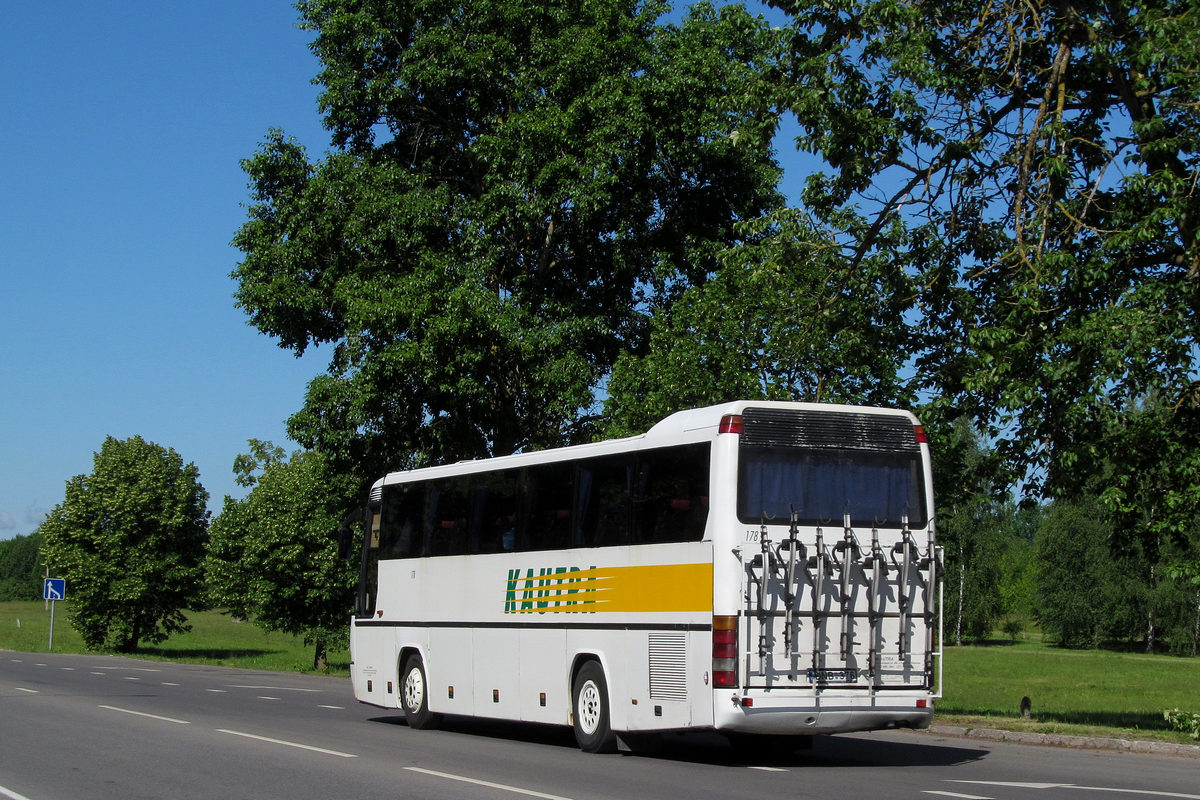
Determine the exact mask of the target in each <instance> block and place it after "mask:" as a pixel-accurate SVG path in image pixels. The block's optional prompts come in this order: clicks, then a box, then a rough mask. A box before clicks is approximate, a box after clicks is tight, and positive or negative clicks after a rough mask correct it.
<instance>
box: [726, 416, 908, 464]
mask: <svg viewBox="0 0 1200 800" xmlns="http://www.w3.org/2000/svg"><path fill="white" fill-rule="evenodd" d="M742 421H743V423H744V424H745V432H744V433H743V434H742V442H741V443H742V444H743V445H745V446H749V447H755V446H758V447H806V448H813V449H833V448H837V449H840V450H872V451H875V452H882V453H911V452H917V451H919V450H920V449H921V448H920V445H918V444H917V440H916V437H915V436H914V435H913V426H912V422H911V421H910V420H909V419H908V418H906V417H899V416H892V415H882V414H862V413H856V412H841V411H783V410H779V409H774V408H747V409H746V411H745V412H744V413H743V414H742Z"/></svg>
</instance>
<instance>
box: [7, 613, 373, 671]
mask: <svg viewBox="0 0 1200 800" xmlns="http://www.w3.org/2000/svg"><path fill="white" fill-rule="evenodd" d="M188 622H189V623H190V624H191V626H192V630H191V631H190V632H189V633H183V634H178V635H176V636H172V637H171V638H170V639H168V640H167V641H165V642H163V643H162V644H158V645H142V646H140V647H139V648H138V651H137V654H136V655H137V656H138V657H139V658H148V659H158V660H165V661H186V662H189V663H193V664H214V665H217V666H222V667H242V668H245V669H266V670H277V671H283V672H311V671H312V661H313V648H312V647H310V646H308V645H306V644H304V642H303V641H302V640H301V639H300V638H299V637H297V636H291V635H288V634H284V633H270V632H268V631H264V630H263V629H262V628H260V627H258V626H257V625H254V624H253V623H250V622H238V621H235V620H234V619H233V618H232V617H230V616H229V615H228V614H222V613H220V612H217V611H202V612H195V613H191V614H189V615H188ZM49 640H50V615H49V613H48V612H47V611H46V610H45V609H44V608H43V604H42V603H41V602H0V650H23V651H27V652H34V653H44V652H47V645H48V644H49ZM54 652H56V653H86V652H87V650H86V649H85V648H84V646H83V641H82V640H81V639H80V638H79V634H78V633H76V632H75V629H74V628H72V627H71V624H70V622H69V621H68V620H67V608H66V604H64V603H58V604H57V608H56V610H55V612H54ZM327 672H328V673H330V674H332V675H349V674H350V654H349V653H348V652H346V651H344V650H341V651H338V650H331V651H330V652H329V654H328V669H327Z"/></svg>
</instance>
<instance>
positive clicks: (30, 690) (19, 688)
mask: <svg viewBox="0 0 1200 800" xmlns="http://www.w3.org/2000/svg"><path fill="white" fill-rule="evenodd" d="M17 691H18V692H26V693H28V694H38V690H37V689H26V688H24V687H21V686H18V687H17Z"/></svg>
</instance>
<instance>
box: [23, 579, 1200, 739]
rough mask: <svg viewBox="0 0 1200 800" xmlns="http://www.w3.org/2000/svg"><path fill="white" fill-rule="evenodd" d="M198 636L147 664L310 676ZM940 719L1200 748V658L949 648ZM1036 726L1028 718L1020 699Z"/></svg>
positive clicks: (204, 623)
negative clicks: (1180, 720) (1179, 727)
mask: <svg viewBox="0 0 1200 800" xmlns="http://www.w3.org/2000/svg"><path fill="white" fill-rule="evenodd" d="M189 621H190V622H191V624H192V631H191V632H190V633H186V634H180V635H178V636H173V637H171V638H170V639H169V640H167V641H166V642H164V643H163V644H161V645H151V646H143V647H141V648H139V649H138V652H137V656H138V657H140V658H149V659H162V660H169V661H186V662H190V663H198V664H215V665H219V666H226V667H243V668H248V669H265V670H277V671H285V672H306V671H311V668H312V655H313V654H312V648H311V647H308V646H306V645H305V644H304V643H303V642H302V641H301V640H300V639H299V638H297V637H295V636H288V635H285V634H281V633H268V632H266V631H264V630H262V629H261V628H259V627H258V626H257V625H254V624H252V623H249V622H236V621H234V620H233V619H232V618H231V617H229V616H228V615H226V614H221V613H219V612H215V611H207V612H200V613H194V614H191V615H190V616H189ZM49 622H50V620H49V614H48V613H47V612H46V611H45V609H44V608H43V604H42V603H40V602H0V650H22V651H28V652H46V649H47V644H48V639H49ZM54 651H55V652H57V653H83V652H86V651H85V650H84V648H83V642H82V641H81V640H80V638H79V634H77V633H76V632H75V631H74V629H72V628H71V625H70V623H69V622H68V621H67V609H66V607H65V605H64V604H62V603H60V604H58V608H57V610H56V612H55V620H54ZM349 665H350V655H349V653H347V652H345V651H340V652H339V651H332V652H330V653H329V669H328V671H329V672H330V673H331V674H334V675H347V674H349ZM945 686H946V688H945V693H944V697H943V698H942V699H941V700H940V701H939V703H938V720H939V721H940V722H945V723H950V724H962V725H967V726H974V727H991V728H1006V729H1013V730H1034V731H1041V732H1045V733H1077V734H1085V735H1090V736H1114V737H1125V738H1155V739H1164V740H1168V741H1175V742H1181V743H1189V744H1191V743H1194V740H1192V739H1190V738H1188V737H1187V736H1185V735H1184V734H1181V733H1176V732H1173V731H1170V730H1168V729H1167V725H1166V722H1165V721H1164V720H1163V715H1162V712H1163V711H1164V710H1165V709H1168V708H1181V709H1183V710H1184V711H1188V712H1193V713H1195V712H1200V659H1195V658H1191V659H1188V658H1172V657H1170V656H1161V655H1140V654H1135V653H1114V652H1109V651H1101V650H1063V649H1060V648H1056V647H1052V646H1048V645H1046V644H1044V643H1042V642H1040V641H1036V637H1035V638H1034V640H1027V641H1023V642H1019V643H1016V644H1009V643H1004V644H999V643H997V644H992V645H988V646H969V647H948V648H946V657H945ZM1025 696H1028V697H1029V698H1030V700H1031V701H1032V707H1033V715H1032V719H1030V720H1024V719H1022V718H1021V714H1020V705H1021V698H1022V697H1025Z"/></svg>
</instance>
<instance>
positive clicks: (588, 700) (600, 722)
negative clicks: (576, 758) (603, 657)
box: [571, 661, 617, 753]
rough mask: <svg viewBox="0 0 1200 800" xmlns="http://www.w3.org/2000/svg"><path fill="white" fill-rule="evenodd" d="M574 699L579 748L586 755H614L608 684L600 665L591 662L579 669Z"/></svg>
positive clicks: (573, 690) (576, 734)
mask: <svg viewBox="0 0 1200 800" xmlns="http://www.w3.org/2000/svg"><path fill="white" fill-rule="evenodd" d="M571 696H572V698H573V703H572V711H573V712H574V713H573V714H572V715H571V718H572V723H573V725H572V727H574V729H575V741H576V742H578V743H579V749H581V750H583V751H584V752H585V753H612V752H615V751H616V749H617V737H616V736H615V735H614V734H613V732H612V724H611V722H610V719H611V718H610V716H609V711H608V682H607V681H605V680H604V670H603V669H602V668H601V667H600V664H599V663H597V662H595V661H589V662H587V663H586V664H584V665H583V666H582V667H581V668H580V669H579V674H578V675H576V676H575V685H574V687H573V689H572V691H571Z"/></svg>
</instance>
